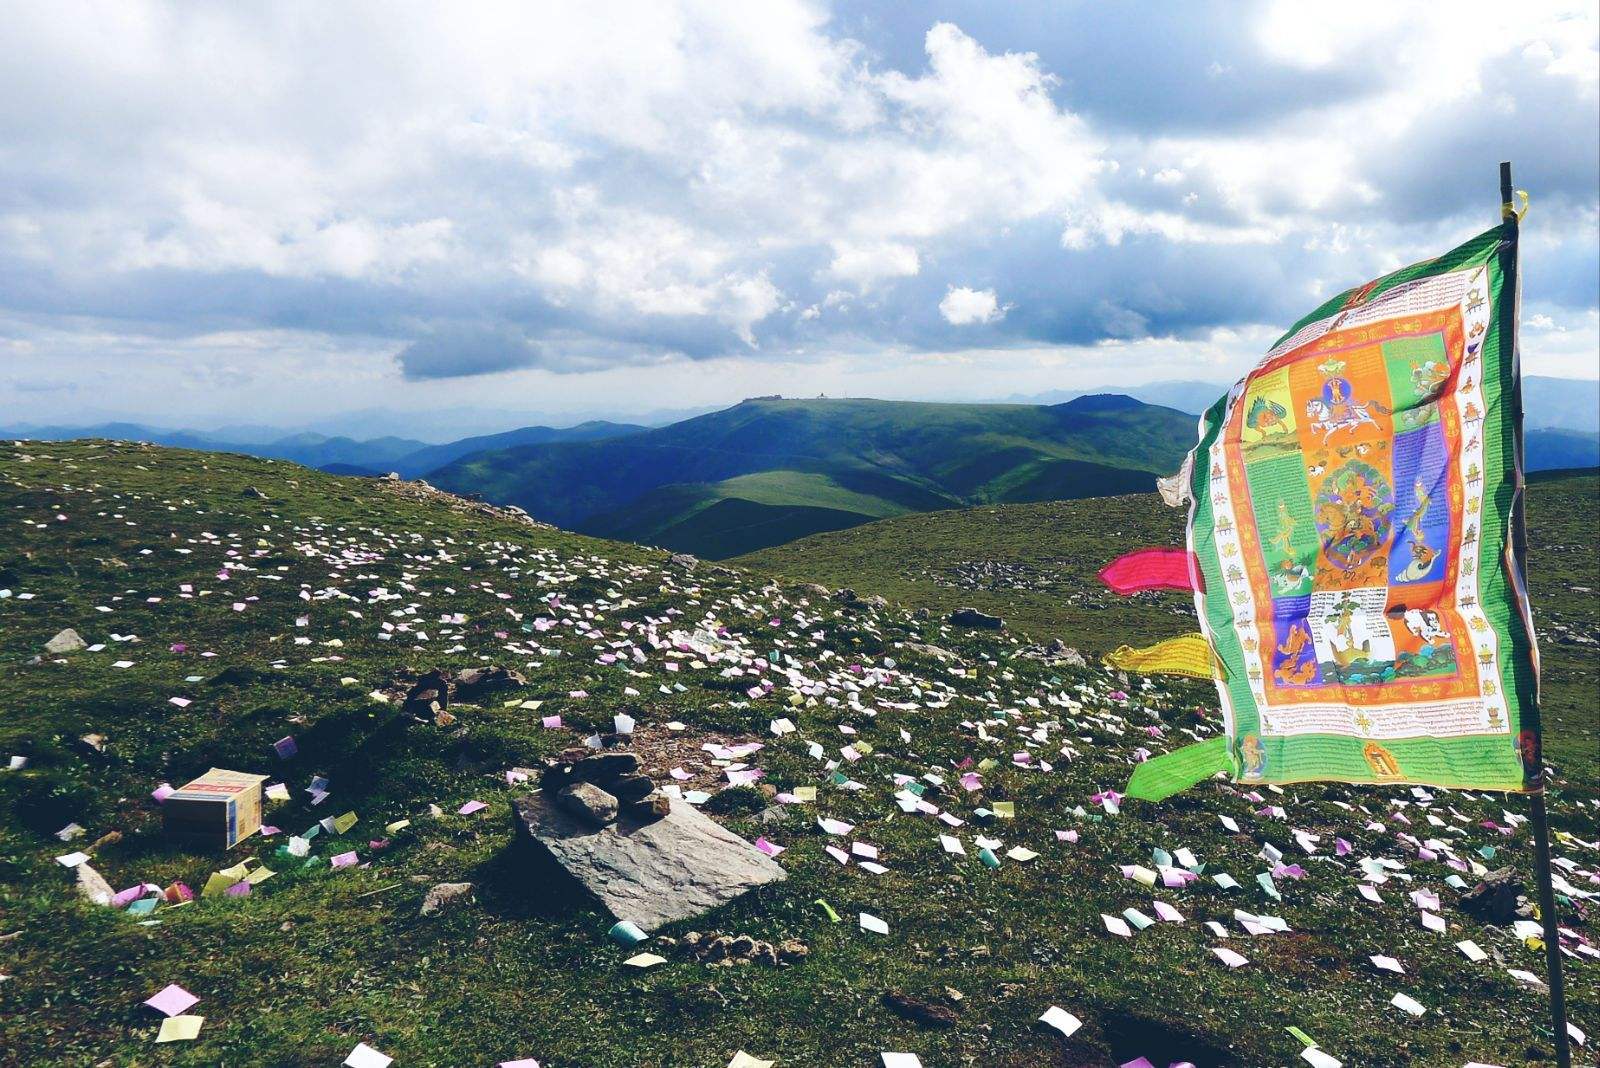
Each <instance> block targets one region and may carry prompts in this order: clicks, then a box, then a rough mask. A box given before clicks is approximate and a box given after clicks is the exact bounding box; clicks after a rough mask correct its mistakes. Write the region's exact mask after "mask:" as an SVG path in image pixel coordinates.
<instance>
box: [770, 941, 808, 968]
mask: <svg viewBox="0 0 1600 1068" xmlns="http://www.w3.org/2000/svg"><path fill="white" fill-rule="evenodd" d="M810 955H811V947H809V946H807V945H806V944H805V943H804V942H802V941H800V940H799V939H798V938H786V939H784V940H783V941H782V942H780V943H778V960H779V961H780V962H781V963H783V964H795V963H798V962H800V961H803V960H805V959H806V958H807V957H809V956H810Z"/></svg>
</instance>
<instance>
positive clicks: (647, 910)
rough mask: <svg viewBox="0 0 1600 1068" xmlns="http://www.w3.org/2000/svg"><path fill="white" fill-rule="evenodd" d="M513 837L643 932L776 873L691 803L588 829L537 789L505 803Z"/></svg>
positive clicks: (779, 874) (778, 874) (779, 872)
mask: <svg viewBox="0 0 1600 1068" xmlns="http://www.w3.org/2000/svg"><path fill="white" fill-rule="evenodd" d="M512 814H513V819H514V821H515V824H516V827H517V832H518V838H519V839H520V840H521V841H522V842H523V843H524V844H526V845H527V846H529V847H530V848H531V849H532V850H533V851H534V854H535V857H536V858H537V859H539V860H541V861H543V862H546V863H549V864H553V865H555V866H557V867H558V868H559V869H560V870H562V871H564V872H565V873H566V874H567V875H568V876H570V877H571V879H572V880H574V881H575V882H576V883H577V884H578V885H579V886H580V887H582V888H583V889H584V890H585V891H586V892H587V893H589V894H591V895H592V896H594V897H595V898H597V899H599V901H600V903H601V904H602V905H604V906H605V907H606V908H607V909H608V910H610V912H611V914H612V915H613V916H615V917H616V918H617V919H626V920H632V921H633V922H634V923H636V924H638V925H639V926H640V927H641V928H643V929H644V930H646V931H650V930H653V929H655V928H657V927H661V926H663V925H665V924H669V923H676V922H678V921H680V920H688V919H693V918H694V917H696V916H699V915H701V914H702V913H704V912H706V911H708V910H710V909H713V908H716V907H717V906H719V905H723V904H726V903H727V902H729V901H732V900H734V899H735V898H737V897H739V896H741V895H742V894H744V893H745V892H746V891H748V890H751V889H754V888H755V887H758V886H763V885H765V884H767V883H771V882H778V881H780V880H782V879H784V878H785V873H784V870H783V869H782V868H781V867H779V866H778V864H777V863H776V862H775V861H774V860H773V859H772V858H771V857H769V856H767V855H766V854H765V853H762V852H761V851H760V850H758V849H756V847H755V846H753V845H751V844H750V843H749V842H746V841H745V840H744V839H742V838H740V837H739V836H738V835H736V834H734V833H733V832H732V831H729V830H727V829H726V828H724V827H723V826H721V825H720V824H718V823H717V822H716V821H715V820H713V819H711V817H709V816H706V815H704V814H703V813H701V812H698V811H696V809H695V808H694V806H692V805H673V806H672V807H671V809H670V811H669V812H668V813H667V814H666V815H665V816H663V817H661V818H660V819H657V820H655V821H654V822H650V823H636V822H634V821H633V820H631V819H628V820H623V821H620V822H618V823H616V824H614V825H612V826H608V827H601V828H596V827H595V826H594V825H593V824H592V823H591V822H589V820H588V819H587V818H585V817H583V816H579V815H574V814H572V813H570V812H567V811H565V810H564V809H562V808H559V807H557V806H556V805H554V804H552V803H551V801H550V800H549V799H548V798H546V797H545V795H543V794H534V795H531V796H528V797H521V798H518V799H517V800H516V801H515V802H513V804H512Z"/></svg>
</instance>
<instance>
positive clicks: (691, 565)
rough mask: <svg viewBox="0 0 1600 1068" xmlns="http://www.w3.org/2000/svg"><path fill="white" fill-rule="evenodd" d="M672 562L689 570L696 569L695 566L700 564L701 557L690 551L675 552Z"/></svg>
mask: <svg viewBox="0 0 1600 1068" xmlns="http://www.w3.org/2000/svg"><path fill="white" fill-rule="evenodd" d="M672 562H673V564H674V565H676V566H678V567H681V568H683V569H684V570H685V571H689V572H692V571H694V569H695V568H697V567H699V566H700V558H699V557H697V556H691V555H690V554H688V553H673V554H672Z"/></svg>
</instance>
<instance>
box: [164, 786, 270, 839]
mask: <svg viewBox="0 0 1600 1068" xmlns="http://www.w3.org/2000/svg"><path fill="white" fill-rule="evenodd" d="M266 781H267V777H266V776H265V775H251V774H250V773H248V772H244V771H229V770H227V769H226V768H212V769H211V770H210V771H208V772H206V773H205V774H204V775H202V776H200V777H199V778H198V779H196V780H194V781H193V782H191V783H187V784H185V785H184V786H183V787H181V788H180V789H178V790H175V791H173V792H172V793H171V794H170V795H168V797H167V800H166V801H165V802H164V803H163V804H162V806H161V809H162V827H163V830H164V831H165V832H166V835H167V837H168V838H169V839H172V840H174V841H177V842H181V843H183V844H185V845H192V846H199V847H201V848H205V849H228V848H230V847H232V846H234V845H236V844H237V843H239V842H240V841H242V840H243V839H246V838H248V837H250V836H251V835H252V834H255V833H256V832H257V831H259V830H260V829H261V784H262V783H264V782H266Z"/></svg>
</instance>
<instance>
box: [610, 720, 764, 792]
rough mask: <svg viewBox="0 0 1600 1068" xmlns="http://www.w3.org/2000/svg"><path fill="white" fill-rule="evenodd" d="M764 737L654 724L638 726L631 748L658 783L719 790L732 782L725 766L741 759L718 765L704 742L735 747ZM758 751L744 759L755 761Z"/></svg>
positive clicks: (693, 788) (640, 766)
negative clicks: (679, 772)
mask: <svg viewBox="0 0 1600 1068" xmlns="http://www.w3.org/2000/svg"><path fill="white" fill-rule="evenodd" d="M761 741H762V739H760V738H757V737H755V736H754V735H748V734H719V733H714V732H705V731H695V730H691V729H687V728H686V729H684V730H681V731H675V730H671V729H669V728H667V727H665V726H660V725H655V724H652V725H651V726H648V727H640V728H638V729H637V730H635V731H634V732H633V743H632V745H630V746H628V748H630V749H632V750H633V751H634V752H635V753H637V754H638V755H639V769H640V770H641V771H643V772H644V773H645V774H647V775H649V776H650V777H651V778H652V779H654V780H656V782H657V783H659V784H661V785H665V784H667V783H677V784H678V785H679V786H680V787H682V788H683V789H685V790H704V791H706V792H707V793H716V792H717V791H718V790H720V789H722V788H724V787H726V786H727V785H728V780H727V779H726V778H724V777H723V774H722V771H723V768H724V767H726V766H727V765H728V764H730V763H733V764H736V763H740V761H739V760H731V761H730V760H724V761H723V762H722V764H721V765H718V764H717V763H716V760H717V759H718V758H717V757H716V756H715V755H714V754H712V753H710V752H708V751H706V750H705V749H703V748H702V746H705V745H707V744H711V745H719V746H725V747H728V748H734V747H736V746H740V745H746V744H749V743H751V742H761ZM758 755H759V754H752V755H751V756H749V757H745V758H742V759H743V760H744V761H747V762H754V761H755V760H756V759H757V758H758ZM674 768H678V769H681V770H682V771H684V772H686V773H687V774H688V776H689V777H688V778H686V779H683V778H678V777H675V776H674V775H673V774H672V770H673V769H674Z"/></svg>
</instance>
